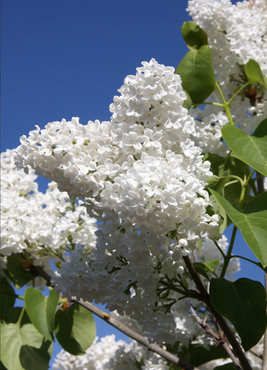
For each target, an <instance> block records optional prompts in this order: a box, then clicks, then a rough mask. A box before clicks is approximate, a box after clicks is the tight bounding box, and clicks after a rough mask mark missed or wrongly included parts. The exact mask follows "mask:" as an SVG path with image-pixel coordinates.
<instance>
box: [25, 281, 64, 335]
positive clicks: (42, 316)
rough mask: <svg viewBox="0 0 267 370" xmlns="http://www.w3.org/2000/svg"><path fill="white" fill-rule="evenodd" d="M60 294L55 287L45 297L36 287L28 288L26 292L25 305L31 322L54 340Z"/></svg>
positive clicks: (40, 331) (41, 332)
mask: <svg viewBox="0 0 267 370" xmlns="http://www.w3.org/2000/svg"><path fill="white" fill-rule="evenodd" d="M58 299H59V294H57V293H55V291H54V289H51V290H50V295H49V296H48V297H44V296H43V295H42V293H41V292H40V291H39V290H37V289H34V288H28V289H27V290H26V292H25V306H26V310H27V313H28V315H29V317H30V319H31V322H32V323H33V325H34V326H35V328H36V329H37V330H38V331H39V333H40V334H42V335H43V336H44V337H45V338H46V339H48V340H50V341H53V340H54V338H53V330H54V318H55V312H56V308H57V304H58Z"/></svg>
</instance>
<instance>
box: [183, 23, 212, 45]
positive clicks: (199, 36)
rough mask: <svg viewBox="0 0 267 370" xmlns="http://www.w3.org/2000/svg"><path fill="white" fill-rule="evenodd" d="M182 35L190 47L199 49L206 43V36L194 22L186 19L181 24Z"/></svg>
mask: <svg viewBox="0 0 267 370" xmlns="http://www.w3.org/2000/svg"><path fill="white" fill-rule="evenodd" d="M181 31H182V35H183V38H184V40H185V42H186V44H187V46H188V47H189V48H190V49H199V48H200V47H201V46H203V45H208V36H207V34H206V32H205V31H203V30H202V28H200V27H199V26H198V25H197V24H196V23H195V22H192V21H187V22H184V23H183V25H182V30H181Z"/></svg>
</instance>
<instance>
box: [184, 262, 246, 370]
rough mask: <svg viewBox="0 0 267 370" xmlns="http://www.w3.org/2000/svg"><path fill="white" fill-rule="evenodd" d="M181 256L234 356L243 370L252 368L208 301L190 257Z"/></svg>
mask: <svg viewBox="0 0 267 370" xmlns="http://www.w3.org/2000/svg"><path fill="white" fill-rule="evenodd" d="M183 258H184V261H185V264H186V267H187V269H188V271H189V273H190V275H191V276H192V279H193V280H194V282H195V284H196V287H197V289H198V290H199V292H200V293H201V295H202V300H203V302H204V303H205V304H206V305H207V307H208V308H209V310H210V312H211V313H212V315H213V316H214V317H215V318H216V320H217V322H218V324H219V325H220V327H221V329H222V331H223V332H224V335H225V336H226V338H227V339H228V341H229V343H230V344H231V346H232V348H233V350H234V352H235V354H236V356H237V357H238V359H239V361H240V364H241V365H242V368H243V370H252V368H251V366H250V364H249V362H248V359H247V358H246V356H245V353H244V351H243V349H242V348H241V346H240V345H239V343H238V342H237V340H236V338H235V336H234V334H233V332H232V331H231V329H230V328H229V326H228V324H227V322H226V321H225V320H224V318H223V317H222V316H221V315H220V314H219V313H218V312H217V311H215V310H214V308H213V306H212V304H211V301H210V296H209V294H208V293H207V291H206V288H205V286H204V285H203V283H202V281H201V279H200V278H199V275H198V273H197V272H196V270H195V268H194V266H193V264H192V262H191V259H190V257H189V256H185V257H183Z"/></svg>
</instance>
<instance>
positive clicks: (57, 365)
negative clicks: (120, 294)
mask: <svg viewBox="0 0 267 370" xmlns="http://www.w3.org/2000/svg"><path fill="white" fill-rule="evenodd" d="M103 369H108V370H129V369H131V370H134V369H136V370H139V369H142V370H151V369H155V370H156V369H157V370H168V369H169V366H167V364H166V363H165V361H164V360H162V359H161V358H160V356H158V355H156V354H154V353H152V352H150V351H148V350H147V349H146V348H145V347H144V346H141V345H139V344H137V343H136V342H130V343H126V342H124V341H122V340H119V341H116V340H115V336H114V335H108V336H106V337H103V338H101V340H100V341H98V338H96V339H95V341H94V343H93V344H92V346H91V347H89V348H88V349H87V351H86V354H85V355H83V356H72V355H70V354H69V353H68V352H65V351H61V352H60V353H59V354H58V355H57V357H56V359H55V362H54V363H53V367H52V370H103Z"/></svg>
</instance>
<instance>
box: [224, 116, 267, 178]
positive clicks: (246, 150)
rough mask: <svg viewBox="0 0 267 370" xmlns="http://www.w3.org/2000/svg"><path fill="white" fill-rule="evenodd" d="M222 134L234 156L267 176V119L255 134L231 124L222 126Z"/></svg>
mask: <svg viewBox="0 0 267 370" xmlns="http://www.w3.org/2000/svg"><path fill="white" fill-rule="evenodd" d="M222 135H223V139H224V140H225V142H226V144H227V145H228V146H229V148H230V149H232V151H233V154H232V155H233V156H234V157H236V158H238V159H240V160H241V161H243V162H245V163H247V164H248V165H249V166H250V167H253V168H255V169H256V170H257V171H258V172H260V173H261V174H263V175H264V176H267V119H265V120H263V121H262V122H261V123H260V125H259V126H258V128H257V129H256V130H255V132H254V134H253V135H250V136H246V135H245V134H244V132H243V131H242V130H240V129H239V128H238V127H235V126H233V125H230V124H227V125H224V126H223V127H222Z"/></svg>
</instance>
